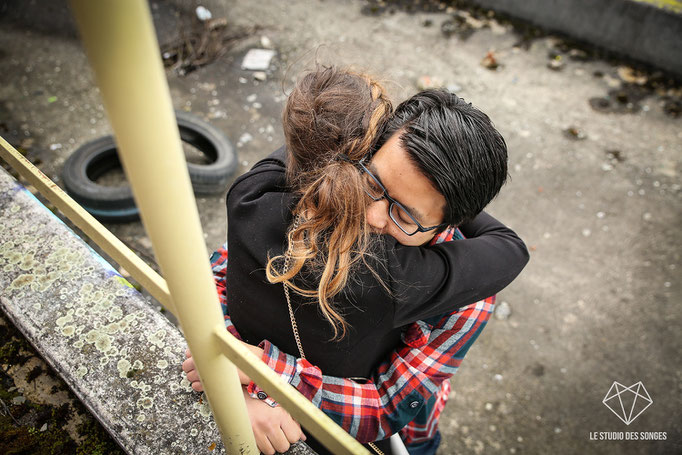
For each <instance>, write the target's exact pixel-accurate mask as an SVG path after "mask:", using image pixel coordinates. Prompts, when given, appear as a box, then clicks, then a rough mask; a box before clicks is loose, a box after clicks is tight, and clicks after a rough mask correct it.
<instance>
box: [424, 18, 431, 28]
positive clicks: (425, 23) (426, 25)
mask: <svg viewBox="0 0 682 455" xmlns="http://www.w3.org/2000/svg"><path fill="white" fill-rule="evenodd" d="M432 25H433V21H432V20H431V19H424V20H423V21H422V27H431V26H432Z"/></svg>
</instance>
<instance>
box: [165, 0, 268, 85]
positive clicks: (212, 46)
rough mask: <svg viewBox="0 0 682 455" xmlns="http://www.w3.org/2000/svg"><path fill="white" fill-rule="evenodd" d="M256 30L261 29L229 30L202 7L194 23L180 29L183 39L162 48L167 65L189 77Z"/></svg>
mask: <svg viewBox="0 0 682 455" xmlns="http://www.w3.org/2000/svg"><path fill="white" fill-rule="evenodd" d="M200 8H203V10H200ZM204 10H205V11H204ZM200 11H201V13H200ZM206 13H208V14H206ZM202 17H204V18H205V19H202ZM256 30H257V27H249V28H246V27H235V26H229V27H228V24H227V20H226V19H225V18H215V19H213V18H212V17H211V13H210V11H208V10H207V9H206V8H204V7H201V6H200V7H198V8H197V11H196V16H192V18H191V22H190V23H189V24H186V25H185V26H182V27H180V38H179V39H178V40H176V41H173V42H171V43H169V44H166V45H164V46H162V47H161V56H162V57H163V63H164V66H165V67H166V68H169V69H171V70H172V71H175V72H176V73H177V74H178V75H180V76H185V75H187V74H189V73H191V72H192V71H194V70H196V69H197V68H200V67H202V66H205V65H208V64H209V63H212V62H214V61H216V60H217V59H219V58H220V57H222V56H223V55H224V54H225V53H226V52H227V51H228V50H230V48H231V47H232V45H234V44H235V43H236V42H237V41H239V40H242V39H244V38H246V37H247V36H250V35H252V34H253V33H255V32H256Z"/></svg>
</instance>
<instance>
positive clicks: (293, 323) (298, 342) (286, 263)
mask: <svg viewBox="0 0 682 455" xmlns="http://www.w3.org/2000/svg"><path fill="white" fill-rule="evenodd" d="M300 224H301V215H296V220H295V221H294V226H293V229H296V228H297V227H298V226H299V225H300ZM291 249H292V247H291V245H289V246H288V247H287V252H286V255H285V256H284V270H283V272H282V273H283V274H286V273H287V271H288V270H289V265H290V264H291ZM282 284H283V285H284V296H285V297H286V299H287V308H288V309H289V319H290V320H291V329H292V330H293V331H294V339H295V340H296V346H297V347H298V353H299V355H300V356H301V358H302V359H305V352H303V345H302V344H301V337H300V335H299V334H298V324H296V318H295V317H294V310H293V308H292V307H291V297H290V296H289V285H288V284H287V283H286V282H283V283H282ZM367 445H369V446H370V447H371V448H372V449H374V451H375V452H376V453H377V455H384V452H382V451H381V450H380V449H379V448H378V447H377V446H376V445H375V444H374V443H373V442H368V443H367Z"/></svg>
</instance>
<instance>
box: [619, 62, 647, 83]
mask: <svg viewBox="0 0 682 455" xmlns="http://www.w3.org/2000/svg"><path fill="white" fill-rule="evenodd" d="M618 77H620V78H621V79H622V80H623V81H624V82H627V83H628V84H637V85H644V84H646V83H647V80H648V78H647V77H646V74H644V73H643V72H641V71H636V70H634V69H632V68H630V67H629V66H621V67H619V68H618Z"/></svg>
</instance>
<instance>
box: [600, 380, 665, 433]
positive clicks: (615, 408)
mask: <svg viewBox="0 0 682 455" xmlns="http://www.w3.org/2000/svg"><path fill="white" fill-rule="evenodd" d="M603 403H604V405H605V406H606V407H607V408H609V409H610V410H611V412H613V413H614V414H616V415H617V416H618V418H619V419H620V420H622V421H623V422H624V423H625V424H626V425H630V424H631V423H632V422H634V421H635V419H636V418H637V417H639V415H640V414H641V413H643V412H644V410H645V409H646V408H648V407H649V406H651V405H652V404H653V403H654V401H653V400H652V399H651V397H650V396H649V392H647V391H646V389H645V388H644V384H642V381H639V382H638V383H636V384H632V385H631V386H630V387H625V386H624V385H623V384H621V383H620V382H618V381H614V382H613V384H612V385H611V388H610V389H609V391H608V392H606V396H605V397H604V400H603Z"/></svg>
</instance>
